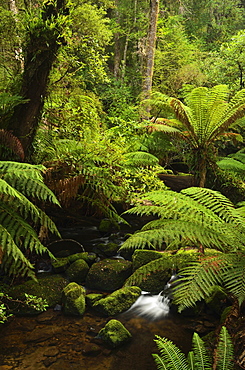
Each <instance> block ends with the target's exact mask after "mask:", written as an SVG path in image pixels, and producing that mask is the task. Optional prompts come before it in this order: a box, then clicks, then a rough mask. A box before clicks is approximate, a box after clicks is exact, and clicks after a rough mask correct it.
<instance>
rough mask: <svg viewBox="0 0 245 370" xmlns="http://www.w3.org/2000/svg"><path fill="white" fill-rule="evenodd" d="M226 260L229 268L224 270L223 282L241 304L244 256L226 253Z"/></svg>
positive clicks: (244, 283)
mask: <svg viewBox="0 0 245 370" xmlns="http://www.w3.org/2000/svg"><path fill="white" fill-rule="evenodd" d="M227 261H228V262H229V263H230V268H229V269H227V270H226V271H224V273H223V275H222V277H223V282H224V285H225V287H226V288H227V289H228V291H229V292H231V293H232V294H233V295H234V296H235V297H236V298H237V300H238V303H239V305H241V304H242V303H243V302H244V300H245V256H244V255H240V254H237V255H228V256H227Z"/></svg>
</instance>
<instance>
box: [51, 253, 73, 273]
mask: <svg viewBox="0 0 245 370" xmlns="http://www.w3.org/2000/svg"><path fill="white" fill-rule="evenodd" d="M69 265H70V262H69V259H68V258H67V257H65V258H56V260H53V261H52V267H53V270H54V272H55V273H56V274H60V273H61V272H64V271H65V270H66V269H67V267H68V266H69Z"/></svg>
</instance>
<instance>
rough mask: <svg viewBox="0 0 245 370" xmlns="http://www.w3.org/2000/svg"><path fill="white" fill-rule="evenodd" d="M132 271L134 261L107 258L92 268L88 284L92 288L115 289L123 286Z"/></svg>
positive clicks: (87, 279) (88, 276)
mask: <svg viewBox="0 0 245 370" xmlns="http://www.w3.org/2000/svg"><path fill="white" fill-rule="evenodd" d="M131 273H132V262H130V261H125V260H121V259H119V260H118V259H105V260H102V261H100V262H97V263H94V264H93V266H92V267H91V268H90V270H89V272H88V275H87V278H86V286H87V287H88V288H90V289H95V290H102V291H114V290H116V289H119V288H121V287H122V286H123V284H124V282H125V280H126V279H127V278H128V277H129V276H130V275H131Z"/></svg>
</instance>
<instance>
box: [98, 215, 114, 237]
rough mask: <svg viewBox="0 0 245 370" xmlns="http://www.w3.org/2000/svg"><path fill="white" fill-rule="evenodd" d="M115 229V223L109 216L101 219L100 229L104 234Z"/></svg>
mask: <svg viewBox="0 0 245 370" xmlns="http://www.w3.org/2000/svg"><path fill="white" fill-rule="evenodd" d="M114 229H115V223H113V222H112V221H111V220H109V219H108V218H104V219H103V220H101V221H100V224H99V227H98V230H99V231H100V232H101V233H103V234H109V233H111V232H112V231H113V230H114Z"/></svg>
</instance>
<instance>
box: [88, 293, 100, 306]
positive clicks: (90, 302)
mask: <svg viewBox="0 0 245 370" xmlns="http://www.w3.org/2000/svg"><path fill="white" fill-rule="evenodd" d="M103 297H104V295H103V294H100V293H90V294H87V295H86V303H87V304H88V306H89V307H92V306H93V305H94V303H95V302H97V301H99V300H100V299H101V298H103Z"/></svg>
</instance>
